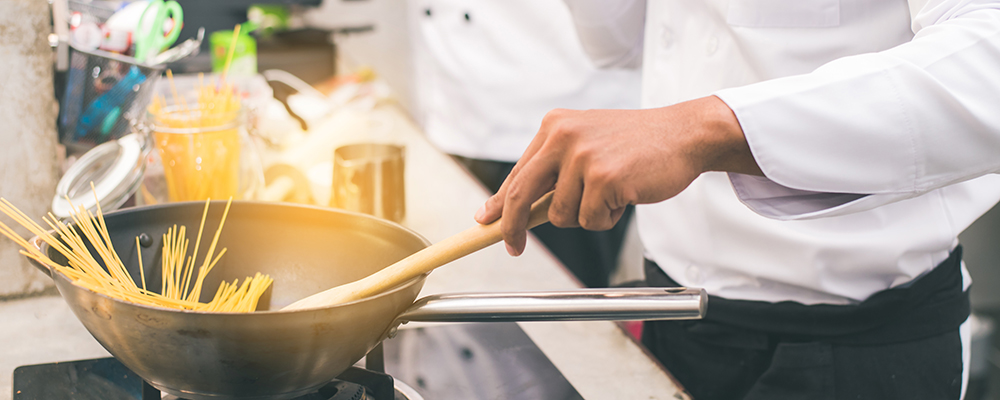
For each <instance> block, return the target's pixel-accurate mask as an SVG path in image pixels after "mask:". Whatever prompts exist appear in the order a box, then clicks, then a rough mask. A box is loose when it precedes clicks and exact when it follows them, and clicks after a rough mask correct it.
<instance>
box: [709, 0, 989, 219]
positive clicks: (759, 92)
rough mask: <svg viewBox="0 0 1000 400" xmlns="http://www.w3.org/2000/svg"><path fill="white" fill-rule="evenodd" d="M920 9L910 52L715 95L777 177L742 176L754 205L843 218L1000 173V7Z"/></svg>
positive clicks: (938, 0) (951, 2) (795, 215)
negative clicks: (731, 112) (730, 111)
mask: <svg viewBox="0 0 1000 400" xmlns="http://www.w3.org/2000/svg"><path fill="white" fill-rule="evenodd" d="M910 8H911V15H912V17H911V19H912V25H911V27H912V30H913V32H914V33H915V36H914V37H913V39H912V40H911V41H909V42H906V43H904V44H901V45H899V46H896V47H894V48H891V49H888V50H885V51H881V52H878V53H870V54H861V55H856V56H850V57H845V58H841V59H837V60H834V61H832V62H830V63H828V64H826V65H823V66H821V67H820V68H818V69H817V70H815V71H814V72H812V73H809V74H805V75H799V76H791V77H786V78H780V79H774V80H769V81H764V82H760V83H757V84H752V85H748V86H744V87H738V88H732V89H726V90H722V91H719V92H717V93H716V95H717V96H718V97H719V98H721V99H722V100H723V101H725V102H726V104H727V105H729V107H730V108H731V109H732V110H733V111H734V113H735V115H736V116H737V118H738V119H739V121H740V124H741V127H742V129H743V131H744V134H745V137H746V140H747V142H748V145H749V147H750V148H751V149H752V152H753V154H754V157H755V158H756V160H757V163H758V165H759V166H760V168H761V169H762V171H763V172H764V175H765V176H767V178H766V179H765V178H760V177H748V176H742V175H735V174H734V175H732V176H731V178H732V182H733V185H734V188H736V190H737V193H738V194H739V195H740V197H741V199H742V200H743V201H744V202H745V203H746V204H748V205H750V206H751V208H753V209H754V210H755V211H757V212H759V213H761V214H763V215H767V216H770V217H774V218H779V219H799V218H813V217H824V216H833V215H842V214H849V213H853V212H859V211H865V210H869V209H872V208H875V207H879V206H881V205H885V204H888V203H892V202H897V201H901V200H905V199H908V198H912V197H916V196H919V195H922V194H925V193H927V192H929V191H932V190H936V189H939V188H943V187H945V186H948V185H952V184H955V183H959V182H963V181H967V180H970V179H974V178H977V177H980V176H983V175H986V174H991V173H996V172H998V171H1000V73H998V72H997V71H1000V1H967V0H927V1H916V0H914V1H911V2H910ZM858 40H863V39H862V38H858Z"/></svg>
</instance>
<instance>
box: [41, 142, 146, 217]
mask: <svg viewBox="0 0 1000 400" xmlns="http://www.w3.org/2000/svg"><path fill="white" fill-rule="evenodd" d="M143 148H144V146H143V139H142V136H141V135H140V134H137V133H133V134H129V135H125V136H123V137H121V138H120V139H118V140H113V141H109V142H106V143H103V144H101V145H99V146H97V147H94V148H93V149H90V151H87V152H86V153H84V155H83V156H82V157H80V159H79V160H77V161H76V162H75V163H73V165H72V166H70V168H69V170H68V171H66V174H65V175H63V177H62V178H61V179H60V180H59V184H58V185H56V196H55V198H53V199H52V214H53V215H55V216H56V217H57V218H60V219H63V218H69V217H70V216H71V215H72V214H73V205H75V206H77V207H80V206H83V207H86V208H87V209H88V210H90V211H92V212H95V211H96V210H97V201H98V199H99V200H100V204H101V210H103V211H104V212H109V211H113V210H115V209H117V208H118V207H121V206H122V204H125V201H127V200H128V198H129V197H130V196H132V194H133V193H135V192H136V191H137V190H138V189H139V184H140V183H141V182H142V176H143V173H144V172H145V170H146V163H144V162H142V161H143ZM91 183H93V185H94V190H91V187H90V185H91ZM95 194H96V198H95ZM67 198H68V199H67ZM71 203H72V205H71Z"/></svg>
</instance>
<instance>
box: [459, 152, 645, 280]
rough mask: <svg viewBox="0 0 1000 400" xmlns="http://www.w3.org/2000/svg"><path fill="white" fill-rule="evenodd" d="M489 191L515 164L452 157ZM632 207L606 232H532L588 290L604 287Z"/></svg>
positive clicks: (553, 229) (545, 227)
mask: <svg viewBox="0 0 1000 400" xmlns="http://www.w3.org/2000/svg"><path fill="white" fill-rule="evenodd" d="M453 157H454V158H455V160H457V161H458V162H459V163H461V164H462V165H464V166H465V167H466V168H468V169H469V172H472V174H473V175H474V176H475V177H476V178H477V179H479V181H480V182H482V183H483V185H485V186H486V187H487V188H488V189H489V190H490V191H491V192H493V193H496V192H497V190H499V189H500V185H501V184H503V181H504V179H506V178H507V175H508V174H510V170H511V169H512V168H514V163H508V162H500V161H490V160H478V159H471V158H465V157H459V156H453ZM632 212H633V207H632V206H629V207H628V209H626V210H625V213H624V214H622V217H621V219H620V220H619V221H618V223H617V224H615V226H614V227H613V228H611V229H609V230H606V231H599V232H598V231H588V230H586V229H583V228H557V227H555V226H553V225H552V224H543V225H540V226H538V227H536V228H534V229H532V230H531V232H532V233H533V234H535V236H536V237H537V238H538V240H540V241H541V242H542V243H543V244H544V245H545V247H546V248H548V249H549V251H551V252H552V254H554V255H555V256H556V257H557V258H559V261H560V262H561V263H562V264H563V265H565V266H566V268H568V269H569V270H570V271H571V272H572V273H573V275H575V276H576V277H577V279H579V280H580V282H581V283H583V284H584V285H586V286H587V287H592V288H594V287H607V286H608V280H609V278H610V276H611V273H612V272H614V269H615V267H616V266H617V264H618V254H619V253H620V252H621V247H622V242H623V241H624V239H625V232H626V230H627V228H628V220H629V219H630V218H631V215H632Z"/></svg>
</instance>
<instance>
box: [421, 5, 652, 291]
mask: <svg viewBox="0 0 1000 400" xmlns="http://www.w3.org/2000/svg"><path fill="white" fill-rule="evenodd" d="M408 9H409V15H410V29H411V40H412V42H413V49H414V51H413V56H414V68H415V79H414V83H415V85H416V86H415V93H416V100H417V101H416V105H417V107H416V108H417V109H416V110H415V112H414V115H415V118H416V119H417V120H418V121H419V122H420V123H421V124H422V126H423V128H424V131H425V132H426V133H427V136H428V139H429V140H430V141H431V142H432V143H433V144H434V145H435V146H436V147H437V148H439V149H441V150H442V151H444V152H446V153H448V154H451V155H453V156H455V158H456V159H457V160H458V161H459V162H461V163H463V164H464V165H465V166H466V167H468V169H469V170H470V172H472V173H473V174H474V175H475V176H476V177H477V178H478V179H479V180H480V181H481V182H483V183H484V184H485V185H486V186H487V187H488V188H489V189H490V190H491V191H493V192H495V191H496V190H497V189H498V188H499V187H500V184H501V183H502V182H503V180H504V178H505V177H506V176H507V173H508V172H509V171H510V170H511V168H513V166H514V162H515V161H517V159H518V157H520V156H521V154H522V153H523V152H524V149H525V148H526V147H527V146H528V143H530V142H531V138H532V137H534V134H535V132H536V131H537V128H538V123H539V122H540V121H541V120H542V117H544V116H545V113H546V112H548V111H549V110H551V109H552V108H555V107H570V108H581V109H587V108H635V107H638V105H639V88H640V76H639V71H637V70H635V69H624V68H614V69H605V70H601V69H598V68H596V67H595V66H594V63H593V62H591V60H590V59H589V58H588V57H587V54H586V53H585V52H584V50H583V48H582V47H581V44H580V39H578V38H577V35H576V32H575V30H574V26H573V21H572V19H571V18H570V14H569V11H568V10H567V8H566V4H564V3H563V2H562V1H561V0H509V1H494V0H482V1H467V0H462V1H455V0H434V1H431V0H411V1H409V2H408ZM627 222H628V220H627V219H625V220H623V221H621V223H619V224H617V225H616V226H615V227H614V228H612V229H610V230H607V231H601V232H595V231H587V230H583V229H580V228H569V229H559V228H555V227H553V226H551V225H548V226H543V227H539V228H536V229H535V230H534V233H535V234H536V235H537V236H538V237H539V239H541V240H542V242H543V243H545V245H546V247H548V248H549V249H550V250H551V251H552V252H553V253H554V254H555V255H556V256H557V257H558V258H559V259H560V260H561V261H562V263H563V264H564V265H566V266H567V267H568V268H569V269H570V270H571V271H572V272H573V273H574V274H575V275H576V276H577V277H578V278H579V279H580V281H581V282H582V283H584V284H585V285H586V286H590V287H604V286H607V285H608V283H609V282H608V280H609V275H610V274H611V272H612V271H613V269H614V268H615V266H616V264H617V259H618V253H619V251H620V248H621V244H622V241H623V239H624V236H625V230H626V225H627Z"/></svg>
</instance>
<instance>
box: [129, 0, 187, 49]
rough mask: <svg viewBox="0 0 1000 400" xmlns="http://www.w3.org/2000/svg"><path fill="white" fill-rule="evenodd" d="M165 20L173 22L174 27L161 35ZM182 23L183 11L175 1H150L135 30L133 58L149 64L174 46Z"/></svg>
mask: <svg viewBox="0 0 1000 400" xmlns="http://www.w3.org/2000/svg"><path fill="white" fill-rule="evenodd" d="M167 18H171V19H173V20H174V26H173V27H172V28H171V29H170V32H168V33H167V34H163V24H164V23H165V22H166V21H167ZM183 21H184V11H183V10H182V9H181V5H180V4H178V3H177V2H176V1H173V0H169V1H163V0H150V1H149V5H147V6H146V9H145V10H143V12H142V15H141V16H140V17H139V26H138V27H136V30H135V58H136V59H137V60H139V62H142V63H147V62H150V60H152V59H153V57H156V55H157V54H160V52H161V51H163V49H166V48H167V47H170V45H172V44H174V42H175V41H177V36H179V35H180V34H181V25H183Z"/></svg>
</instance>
